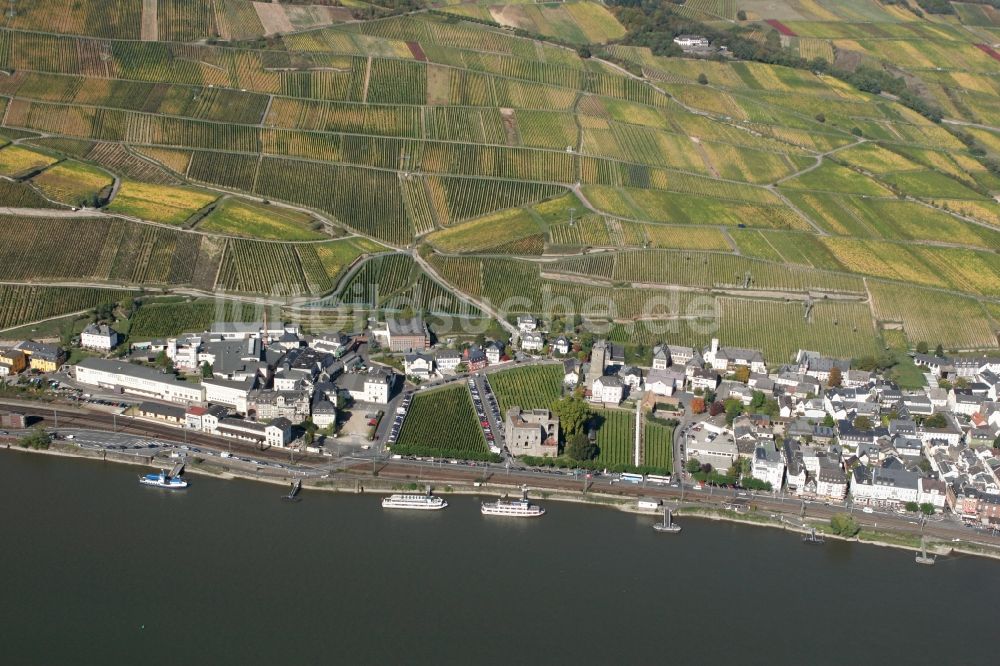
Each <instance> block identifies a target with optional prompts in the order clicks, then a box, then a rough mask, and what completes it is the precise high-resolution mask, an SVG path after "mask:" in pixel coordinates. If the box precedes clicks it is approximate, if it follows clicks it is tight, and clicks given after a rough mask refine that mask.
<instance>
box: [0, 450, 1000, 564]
mask: <svg viewBox="0 0 1000 666" xmlns="http://www.w3.org/2000/svg"><path fill="white" fill-rule="evenodd" d="M2 446H3V447H5V448H7V449H8V450H9V451H10V452H22V453H36V454H40V455H50V456H58V457H67V458H80V459H84V460H90V461H97V462H110V463H118V464H130V465H136V466H141V467H144V468H149V467H153V468H157V467H159V468H165V467H170V466H171V465H173V464H174V463H176V462H177V461H178V459H177V458H175V457H172V456H170V455H169V454H164V455H153V456H137V455H132V454H127V453H121V452H113V451H93V450H88V449H82V448H80V447H79V446H76V445H73V444H71V443H68V442H65V441H57V442H53V444H52V445H51V446H50V448H48V449H40V450H36V449H24V448H21V447H19V446H17V444H16V443H15V442H14V441H11V440H10V439H8V440H7V441H4V442H3V443H2ZM184 462H185V471H186V473H188V474H193V475H197V476H210V477H214V478H217V479H222V480H234V479H242V480H248V481H257V482H264V483H269V484H272V485H276V486H283V487H287V486H288V485H289V484H291V483H294V481H295V480H301V482H302V488H303V490H314V491H322V492H335V493H349V494H389V493H394V492H400V491H411V492H412V491H422V490H424V489H425V488H430V489H432V490H433V492H435V493H437V494H454V495H476V496H485V497H496V496H498V495H510V496H517V495H518V494H520V493H521V492H522V490H527V491H528V492H529V495H530V497H531V498H532V499H534V500H536V501H556V502H567V503H576V504H587V505H591V506H594V507H604V508H608V509H614V510H616V511H620V512H625V513H632V514H642V515H647V516H650V517H658V516H659V512H658V511H653V510H649V509H640V508H639V507H638V504H637V500H638V499H639V497H647V498H649V497H652V498H658V499H661V501H663V502H664V504H666V505H668V506H671V508H673V509H674V515H675V517H677V518H682V519H683V518H694V519H699V520H714V521H726V522H731V523H738V524H743V525H750V526H757V527H767V528H771V529H780V530H784V531H790V532H794V533H797V534H805V533H808V532H810V531H811V530H813V529H815V530H816V531H817V532H820V533H823V534H824V536H825V537H826V538H827V539H836V540H843V541H849V542H851V541H852V542H856V543H860V544H871V545H876V546H882V547H887V548H896V549H903V550H909V551H914V550H917V549H919V548H920V544H921V539H922V538H923V539H925V543H926V547H927V549H928V552H931V553H933V554H936V555H942V556H947V555H958V554H964V555H976V556H980V557H988V558H992V559H1000V538H997V537H992V536H988V535H982V536H979V535H977V538H974V539H973V538H969V536H968V535H964V536H959V537H956V536H950V535H949V534H950V533H941V534H933V533H932V532H933V531H934V529H935V528H937V529H938V530H940V528H941V527H942V526H939V525H934V526H930V528H929V529H928V527H925V528H924V532H923V534H921V532H920V530H915V529H912V528H910V526H909V524H908V523H905V522H903V523H902V524H899V523H900V522H901V521H894V522H895V524H894V525H892V526H890V527H886V526H885V525H884V521H883V527H881V528H880V527H879V526H878V524H877V523H867V524H866V522H865V521H863V520H859V521H858V522H859V526H860V531H859V532H858V534H857V535H855V536H853V537H850V538H844V537H842V536H840V535H836V534H833V533H832V532H831V531H830V528H829V517H831V516H832V515H834V514H836V513H843V511H842V510H840V511H837V510H832V509H838V507H826V506H822V507H810V512H811V513H818V514H824V513H826V514H828V515H809V513H810V512H807V513H806V514H803V513H802V512H801V511H798V512H791V511H788V510H787V509H789V508H791V507H790V506H787V505H786V506H784V507H778V508H774V507H772V506H769V502H768V501H767V500H766V499H765V498H759V497H758V498H754V501H753V502H751V503H749V504H748V508H747V510H746V511H735V510H731V509H727V508H725V507H724V506H723V503H722V498H718V501H716V502H713V501H711V498H710V497H697V498H696V499H691V498H690V496H688V497H685V499H684V501H683V502H682V501H680V497H679V491H678V490H676V489H672V488H650V487H645V488H642V487H639V486H631V485H628V484H616V485H615V486H612V487H613V488H614V492H607V491H606V490H604V489H594V488H593V487H590V488H587V489H585V488H584V486H583V485H582V484H581V483H580V482H579V481H570V480H569V479H560V478H552V479H545V478H541V479H540V478H531V479H524V478H522V477H521V476H520V475H518V474H510V473H508V472H506V471H504V470H488V469H485V468H484V470H483V472H480V473H479V474H470V473H467V472H463V471H461V470H456V469H452V468H450V467H448V466H443V467H434V466H430V465H421V466H403V465H400V464H398V463H395V462H394V461H393V462H384V461H383V462H382V463H378V462H376V463H375V464H374V465H372V464H370V463H368V464H358V463H356V461H354V462H353V464H350V465H347V466H336V465H333V466H331V468H330V469H328V470H324V469H315V470H314V471H312V472H310V473H309V474H305V475H303V474H297V475H288V474H283V473H280V472H278V471H273V472H272V471H268V470H259V469H258V470H247V469H240V468H237V467H234V466H229V465H224V464H220V461H218V460H214V459H213V460H207V459H205V458H201V457H198V456H188V457H186V458H185V459H184ZM195 488H196V484H195ZM688 495H690V493H689V494H688ZM782 508H784V509H786V510H784V511H782V510H781V509H782ZM796 508H797V505H796ZM854 515H855V516H856V517H857V518H861V516H860V515H859V514H854Z"/></svg>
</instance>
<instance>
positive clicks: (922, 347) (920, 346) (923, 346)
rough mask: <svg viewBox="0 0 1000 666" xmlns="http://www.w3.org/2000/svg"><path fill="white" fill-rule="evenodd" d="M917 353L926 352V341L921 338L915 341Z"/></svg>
mask: <svg viewBox="0 0 1000 666" xmlns="http://www.w3.org/2000/svg"><path fill="white" fill-rule="evenodd" d="M917 353H918V354H926V353H927V343H926V342H924V341H923V340H921V341H920V342H918V343H917Z"/></svg>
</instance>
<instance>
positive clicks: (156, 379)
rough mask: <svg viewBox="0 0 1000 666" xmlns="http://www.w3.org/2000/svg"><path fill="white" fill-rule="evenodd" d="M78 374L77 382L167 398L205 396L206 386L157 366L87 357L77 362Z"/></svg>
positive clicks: (181, 400)
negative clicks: (159, 368) (193, 382)
mask: <svg viewBox="0 0 1000 666" xmlns="http://www.w3.org/2000/svg"><path fill="white" fill-rule="evenodd" d="M74 376H75V377H76V381H77V382H79V383H81V384H86V385H88V386H96V387H99V388H103V389H110V390H113V391H121V392H123V393H132V394H135V395H141V396H144V397H148V398H156V399H159V400H164V401H167V402H176V403H180V404H191V403H200V402H204V400H205V393H204V389H203V387H202V386H201V385H199V384H192V383H191V382H186V381H184V380H182V379H179V378H177V377H176V376H175V375H172V374H168V373H165V372H161V371H160V370H157V369H155V368H150V367H148V366H143V365H135V364H132V363H127V362H125V361H117V360H113V359H103V358H85V359H83V360H82V361H80V362H79V363H77V364H76V366H75V370H74Z"/></svg>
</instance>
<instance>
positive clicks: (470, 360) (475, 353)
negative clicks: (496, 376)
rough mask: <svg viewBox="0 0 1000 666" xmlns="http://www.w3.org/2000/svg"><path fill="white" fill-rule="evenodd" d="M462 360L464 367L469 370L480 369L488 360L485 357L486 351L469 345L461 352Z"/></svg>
mask: <svg viewBox="0 0 1000 666" xmlns="http://www.w3.org/2000/svg"><path fill="white" fill-rule="evenodd" d="M462 362H463V363H465V367H466V368H467V369H468V370H469V372H476V371H477V370H482V369H483V368H485V367H486V366H487V365H488V364H489V360H488V359H487V358H486V352H484V351H483V350H482V349H480V348H479V347H469V348H468V349H466V350H465V351H464V352H462Z"/></svg>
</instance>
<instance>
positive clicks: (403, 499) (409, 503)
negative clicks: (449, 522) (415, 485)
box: [382, 494, 448, 511]
mask: <svg viewBox="0 0 1000 666" xmlns="http://www.w3.org/2000/svg"><path fill="white" fill-rule="evenodd" d="M446 506H448V503H447V502H445V501H444V500H443V499H442V498H440V497H435V496H434V495H431V494H427V495H390V496H389V497H386V498H384V499H383V500H382V508H383V509H415V510H417V511H436V510H438V509H443V508H445V507H446Z"/></svg>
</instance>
